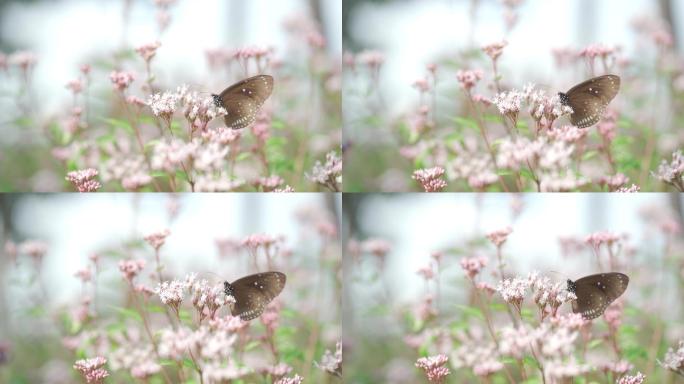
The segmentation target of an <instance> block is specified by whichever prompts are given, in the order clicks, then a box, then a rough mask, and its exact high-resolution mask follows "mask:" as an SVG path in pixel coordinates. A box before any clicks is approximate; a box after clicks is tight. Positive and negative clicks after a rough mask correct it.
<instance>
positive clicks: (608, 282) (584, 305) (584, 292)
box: [572, 272, 629, 320]
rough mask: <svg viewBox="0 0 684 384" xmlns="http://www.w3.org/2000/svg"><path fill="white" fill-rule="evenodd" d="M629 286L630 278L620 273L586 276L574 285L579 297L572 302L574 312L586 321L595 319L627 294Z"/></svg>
mask: <svg viewBox="0 0 684 384" xmlns="http://www.w3.org/2000/svg"><path fill="white" fill-rule="evenodd" d="M628 284H629V277H627V275H625V274H623V273H619V272H611V273H599V274H595V275H590V276H585V277H583V278H581V279H579V280H577V281H575V282H574V283H572V288H573V289H574V293H575V295H576V296H577V300H574V301H573V302H572V311H573V312H575V313H581V314H582V317H584V318H585V319H589V320H590V319H595V318H597V317H599V316H601V315H602V314H603V312H604V311H605V310H606V308H608V306H609V305H610V304H611V303H612V302H613V301H615V299H617V298H618V297H620V295H622V294H623V293H624V292H625V290H626V289H627V285H628Z"/></svg>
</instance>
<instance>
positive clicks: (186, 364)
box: [183, 358, 197, 370]
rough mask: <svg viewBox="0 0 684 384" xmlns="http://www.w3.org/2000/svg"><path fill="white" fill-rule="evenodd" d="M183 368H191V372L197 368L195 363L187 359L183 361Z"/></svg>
mask: <svg viewBox="0 0 684 384" xmlns="http://www.w3.org/2000/svg"><path fill="white" fill-rule="evenodd" d="M183 366H185V367H188V368H192V369H193V370H195V369H196V368H197V366H195V363H194V362H193V361H192V360H190V359H188V358H185V359H183Z"/></svg>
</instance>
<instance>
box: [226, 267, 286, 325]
mask: <svg viewBox="0 0 684 384" xmlns="http://www.w3.org/2000/svg"><path fill="white" fill-rule="evenodd" d="M286 280H287V277H286V276H285V274H284V273H281V272H263V273H256V274H254V275H249V276H245V277H242V278H240V279H237V280H235V281H234V282H232V283H229V282H227V281H225V282H223V292H225V294H226V295H228V296H233V297H234V298H235V304H234V305H233V307H232V309H231V313H232V315H233V316H240V318H241V319H242V320H244V321H249V320H252V319H255V318H257V317H259V316H261V314H262V313H263V312H264V308H266V305H268V303H270V302H271V300H273V299H274V298H275V297H276V296H278V295H279V294H280V292H282V290H283V288H284V287H285V281H286Z"/></svg>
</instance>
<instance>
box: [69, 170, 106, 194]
mask: <svg viewBox="0 0 684 384" xmlns="http://www.w3.org/2000/svg"><path fill="white" fill-rule="evenodd" d="M97 174H98V172H97V169H95V168H87V169H81V170H78V171H71V172H69V173H67V175H66V177H65V179H66V180H68V181H70V182H71V183H72V184H73V185H74V186H75V187H76V189H78V191H79V192H95V191H97V190H98V189H100V187H102V184H100V182H99V181H97V180H93V178H94V177H95V176H97Z"/></svg>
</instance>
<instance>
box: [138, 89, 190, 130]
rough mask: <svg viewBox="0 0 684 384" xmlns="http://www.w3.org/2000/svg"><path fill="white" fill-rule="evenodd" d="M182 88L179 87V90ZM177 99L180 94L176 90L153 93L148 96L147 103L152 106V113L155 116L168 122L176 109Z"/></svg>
mask: <svg viewBox="0 0 684 384" xmlns="http://www.w3.org/2000/svg"><path fill="white" fill-rule="evenodd" d="M182 89H183V88H179V90H182ZM179 100H180V95H179V94H178V93H176V92H164V93H155V94H154V95H152V96H150V97H149V99H148V100H147V105H149V106H150V108H152V113H154V115H155V116H157V117H159V118H162V119H163V120H164V121H167V122H168V121H170V120H171V117H172V116H173V113H174V112H175V111H176V107H177V104H178V101H179Z"/></svg>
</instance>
